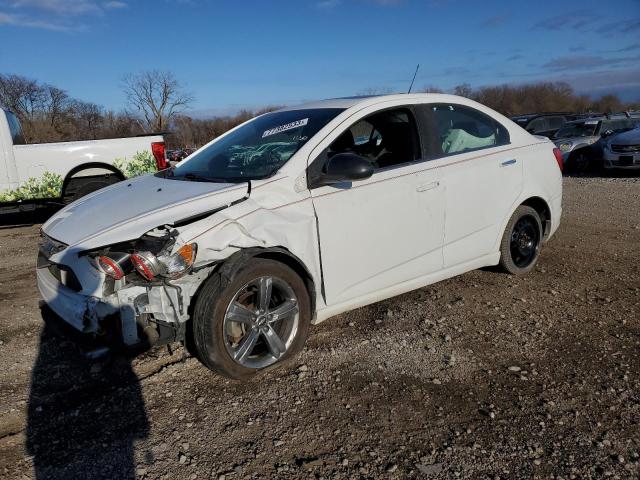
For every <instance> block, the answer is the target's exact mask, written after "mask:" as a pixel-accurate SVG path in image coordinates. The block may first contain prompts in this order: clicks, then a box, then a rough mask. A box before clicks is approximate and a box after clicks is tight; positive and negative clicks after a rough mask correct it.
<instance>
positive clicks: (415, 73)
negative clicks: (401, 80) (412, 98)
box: [407, 64, 420, 93]
mask: <svg viewBox="0 0 640 480" xmlns="http://www.w3.org/2000/svg"><path fill="white" fill-rule="evenodd" d="M419 68H420V64H418V65H416V71H415V72H414V74H413V78H412V79H411V85H409V91H408V92H407V93H411V89H412V88H413V82H415V81H416V75H418V69H419Z"/></svg>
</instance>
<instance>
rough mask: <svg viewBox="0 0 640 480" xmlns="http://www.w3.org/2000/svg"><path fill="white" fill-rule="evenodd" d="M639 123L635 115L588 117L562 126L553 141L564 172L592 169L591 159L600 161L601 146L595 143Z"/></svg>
mask: <svg viewBox="0 0 640 480" xmlns="http://www.w3.org/2000/svg"><path fill="white" fill-rule="evenodd" d="M638 124H640V116H638V117H636V116H635V113H634V114H626V115H625V114H616V115H608V116H595V117H589V118H584V119H581V120H574V121H572V122H567V123H565V124H564V125H563V126H562V128H560V130H558V132H557V133H556V134H555V135H554V137H553V139H552V140H553V141H554V143H555V144H556V146H557V147H558V148H559V149H560V151H561V152H562V158H563V159H564V164H565V169H566V171H567V172H570V173H584V172H586V171H587V170H588V169H589V168H590V167H592V166H593V165H592V161H593V160H600V159H601V158H602V157H600V155H601V152H600V150H601V148H599V147H600V146H599V145H594V144H596V143H597V142H598V141H599V140H600V139H604V138H607V137H609V136H611V135H613V134H615V133H616V132H618V131H625V130H629V129H631V128H634V127H635V126H636V125H638ZM595 156H598V157H600V158H594V157H595Z"/></svg>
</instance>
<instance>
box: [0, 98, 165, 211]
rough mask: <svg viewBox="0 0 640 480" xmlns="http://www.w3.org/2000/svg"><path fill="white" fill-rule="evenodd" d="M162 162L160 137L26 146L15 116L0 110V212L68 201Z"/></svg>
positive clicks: (162, 154) (163, 153) (151, 169)
mask: <svg viewBox="0 0 640 480" xmlns="http://www.w3.org/2000/svg"><path fill="white" fill-rule="evenodd" d="M166 167H167V161H166V158H165V148H164V138H163V137H162V135H146V136H139V137H131V138H114V139H108V140H87V141H80V142H60V143H40V144H34V145H27V144H26V143H25V141H24V136H23V134H22V128H21V126H20V122H19V120H18V118H17V117H16V116H15V114H13V113H12V112H11V111H9V110H5V109H0V211H2V212H8V211H22V210H30V209H33V208H34V206H35V205H37V204H39V203H46V202H52V201H53V202H57V203H69V202H71V201H73V200H75V199H77V198H80V197H82V196H83V195H87V194H88V193H91V192H93V191H95V190H98V189H100V188H103V187H106V186H108V185H111V184H113V183H116V182H119V181H121V180H124V179H125V178H129V177H134V176H137V175H141V174H144V173H149V172H155V171H157V170H162V169H164V168H166Z"/></svg>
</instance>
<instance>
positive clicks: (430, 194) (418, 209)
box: [309, 108, 444, 305]
mask: <svg viewBox="0 0 640 480" xmlns="http://www.w3.org/2000/svg"><path fill="white" fill-rule="evenodd" d="M336 137H337V138H336V139H335V140H334V141H333V143H332V144H331V145H330V146H329V147H328V148H327V149H325V150H324V151H322V153H320V155H318V157H317V158H315V159H313V162H312V163H311V165H310V168H309V173H310V175H314V172H316V173H315V174H317V172H320V171H321V168H322V166H323V164H324V162H326V160H327V159H328V158H330V156H331V155H334V154H336V153H342V152H352V153H356V154H359V155H361V156H364V157H366V158H367V159H369V160H370V161H371V162H372V164H373V166H374V168H375V171H374V174H373V175H372V177H370V178H368V179H366V180H362V181H357V182H353V183H348V184H336V185H329V186H322V187H319V188H314V189H312V190H311V195H312V198H313V205H314V208H315V212H316V216H317V220H318V231H319V241H320V252H321V262H322V272H323V278H324V289H325V296H326V302H327V305H335V304H339V303H342V302H346V301H348V300H351V299H355V298H358V297H361V296H364V295H367V294H370V293H373V292H377V291H381V290H384V289H385V288H389V287H392V286H394V285H397V284H400V283H402V282H405V281H408V280H412V279H414V278H417V277H421V276H424V275H426V274H428V273H432V272H434V271H438V270H440V269H441V268H442V250H441V247H442V233H443V226H444V195H443V189H442V187H441V183H440V179H439V175H440V172H439V171H438V170H434V169H431V170H430V169H427V168H426V162H423V161H422V158H421V156H422V153H421V147H420V140H419V136H418V132H417V129H416V125H415V121H414V118H413V113H412V111H411V110H410V109H407V108H395V109H389V110H384V111H382V112H378V113H374V114H372V115H368V116H366V117H364V118H362V119H361V120H358V121H356V122H355V123H354V124H352V125H351V126H350V127H349V128H345V129H344V130H343V131H342V133H340V134H336Z"/></svg>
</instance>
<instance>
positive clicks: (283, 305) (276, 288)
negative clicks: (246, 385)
mask: <svg viewBox="0 0 640 480" xmlns="http://www.w3.org/2000/svg"><path fill="white" fill-rule="evenodd" d="M310 319H311V312H310V302H309V294H308V293H307V290H306V286H305V284H304V282H303V281H302V279H301V278H300V277H299V276H298V275H297V274H296V273H295V272H294V271H293V270H291V269H290V268H289V267H287V266H286V265H284V264H281V263H279V262H275V261H272V260H264V259H252V260H251V264H250V265H247V266H246V267H244V268H242V269H241V270H240V271H238V272H237V273H236V274H235V275H234V276H233V278H232V280H231V281H230V282H229V283H228V284H227V285H223V279H222V277H221V276H220V275H219V274H214V275H213V276H212V277H211V278H210V279H209V280H207V283H206V284H205V286H204V287H203V289H202V291H201V293H200V294H199V295H198V300H197V301H196V307H195V309H194V319H193V321H194V325H193V334H194V338H193V340H194V344H195V346H196V350H197V353H198V357H199V359H200V360H201V361H202V363H203V364H204V365H205V366H207V367H208V368H210V369H212V370H214V371H216V372H218V373H221V374H223V375H225V376H228V377H231V378H237V379H247V378H249V377H250V376H251V375H253V374H255V373H256V372H257V371H258V370H261V369H264V368H267V367H270V366H272V365H276V364H277V363H279V362H281V361H283V360H285V359H287V358H289V357H291V356H292V355H294V354H295V353H297V352H298V351H299V350H300V349H301V348H302V346H303V345H304V342H305V340H306V337H307V332H308V329H309V323H310Z"/></svg>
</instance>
